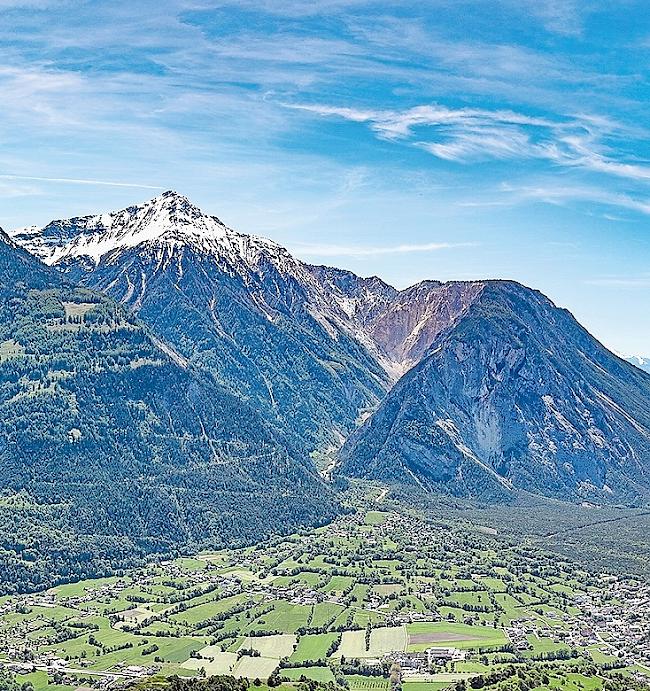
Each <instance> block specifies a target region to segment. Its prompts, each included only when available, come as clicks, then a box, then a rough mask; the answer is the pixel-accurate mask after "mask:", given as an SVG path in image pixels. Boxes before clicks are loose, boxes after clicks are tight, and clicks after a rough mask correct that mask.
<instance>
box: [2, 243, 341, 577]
mask: <svg viewBox="0 0 650 691" xmlns="http://www.w3.org/2000/svg"><path fill="white" fill-rule="evenodd" d="M170 353H171V356H170ZM0 486H1V487H2V490H1V493H2V501H0V543H1V547H0V572H2V574H3V579H2V581H3V583H4V582H5V580H6V582H7V583H9V582H11V583H20V584H22V587H34V586H37V585H39V584H41V583H47V582H52V581H53V580H56V579H57V577H58V576H62V577H65V576H66V574H68V573H74V574H76V576H77V577H80V576H83V575H84V574H87V573H100V572H101V570H102V569H103V568H106V565H108V564H113V565H115V564H120V563H122V564H123V563H128V562H129V561H130V560H132V559H133V558H134V557H137V556H140V555H143V554H146V553H148V552H159V551H169V550H174V549H179V548H182V547H186V548H197V547H201V546H202V545H204V546H207V545H210V544H213V545H217V544H219V543H220V542H222V541H228V542H230V543H232V542H233V541H235V542H236V541H238V540H241V541H250V540H253V539H254V538H257V537H260V536H262V535H266V534H268V533H269V532H274V531H286V530H291V529H292V527H293V528H295V527H297V526H300V525H304V524H309V523H310V524H314V523H319V522H321V521H323V520H325V519H327V518H328V517H330V516H332V515H333V513H334V502H333V498H332V495H331V493H330V492H329V490H328V489H327V488H326V487H325V486H324V485H323V483H322V482H321V481H320V478H319V477H318V476H317V474H316V473H315V471H314V470H313V468H312V466H311V463H310V462H309V460H308V458H306V457H305V455H304V454H302V453H301V452H299V451H298V450H297V449H296V448H295V447H291V446H290V445H287V443H286V441H283V442H282V443H280V441H279V440H278V439H277V438H276V436H275V433H274V431H273V429H272V428H271V426H270V425H269V424H268V423H267V422H266V421H265V420H264V419H263V418H262V417H261V416H260V415H259V413H258V412H257V411H256V410H255V409H254V408H252V407H251V406H250V405H248V404H246V403H245V402H244V401H242V400H241V399H240V398H238V397H236V396H234V395H233V394H232V393H230V392H229V391H227V390H226V389H225V388H224V387H222V386H219V385H218V384H217V383H215V381H214V380H212V379H210V378H208V377H206V376H205V374H204V373H202V372H201V371H200V370H196V369H194V368H193V367H192V365H191V364H188V363H186V362H185V361H184V360H183V358H182V356H178V355H175V354H174V353H173V351H172V350H171V349H170V348H169V347H168V346H167V345H165V344H163V343H161V342H160V341H159V340H158V339H156V338H155V337H150V335H149V333H148V331H147V330H146V329H145V328H144V327H143V326H142V324H141V323H140V322H138V321H137V320H136V319H135V318H134V317H133V316H130V315H128V314H127V313H126V312H125V311H124V309H123V308H122V307H121V306H119V305H118V304H117V303H115V302H114V301H113V300H112V299H111V298H108V297H106V296H103V295H101V294H97V293H95V292H92V291H90V290H88V289H86V288H77V287H74V286H72V285H70V284H69V283H67V280H66V279H65V278H64V277H63V276H62V275H61V274H60V273H58V272H57V271H55V270H54V269H51V268H49V267H47V266H45V265H43V264H41V263H40V262H39V261H38V260H36V259H35V258H34V257H32V256H31V255H29V254H28V253H27V252H25V251H24V250H22V249H19V248H17V247H15V246H14V245H13V243H12V242H11V241H10V240H9V238H8V237H7V236H6V235H4V233H1V232H0ZM12 497H13V498H12ZM16 497H17V499H16ZM36 556H38V557H39V559H38V561H36V562H35V561H34V560H35V559H36Z"/></svg>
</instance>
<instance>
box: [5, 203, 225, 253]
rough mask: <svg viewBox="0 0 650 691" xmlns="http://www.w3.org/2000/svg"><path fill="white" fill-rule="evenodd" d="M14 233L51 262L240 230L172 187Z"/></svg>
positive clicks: (210, 238) (217, 237) (189, 241)
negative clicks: (140, 200) (140, 201)
mask: <svg viewBox="0 0 650 691" xmlns="http://www.w3.org/2000/svg"><path fill="white" fill-rule="evenodd" d="M11 235H12V237H13V238H14V239H15V240H16V241H17V242H18V243H19V244H21V245H22V246H23V247H25V248H26V249H28V250H29V251H30V252H32V253H33V254H35V255H37V256H38V257H40V258H41V259H42V260H43V261H44V262H46V263H47V264H56V263H57V262H60V261H62V260H64V259H72V258H76V257H88V258H90V259H92V260H93V261H94V262H95V263H96V264H98V263H99V261H100V260H101V258H102V257H103V256H105V255H106V254H108V253H109V252H113V251H115V250H121V249H127V248H131V247H136V246H138V245H141V244H143V243H160V244H165V245H176V246H178V245H185V244H192V243H199V244H200V243H204V242H205V241H208V242H210V241H212V242H214V241H215V240H216V241H219V240H222V239H224V238H227V237H228V236H229V235H236V233H234V231H231V230H229V229H228V228H226V226H225V225H224V224H223V223H222V222H221V221H220V220H219V219H218V218H217V217H216V216H210V215H208V214H205V213H203V212H202V211H201V209H199V208H198V207H197V206H195V205H194V204H192V203H191V202H190V201H189V199H187V197H184V196H183V195H181V194H178V193H177V192H174V191H171V190H169V191H167V192H164V193H163V194H161V195H159V196H157V197H154V198H153V199H151V200H150V201H148V202H145V203H143V204H138V205H135V206H130V207H127V208H126V209H122V210H121V211H116V212H113V213H105V214H99V215H90V216H81V217H76V218H71V219H69V220H58V221H52V222H51V223H49V224H48V225H47V226H45V228H42V229H38V228H35V227H30V228H22V229H18V230H15V231H13V232H12V233H11Z"/></svg>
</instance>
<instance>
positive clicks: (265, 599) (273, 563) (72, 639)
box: [0, 511, 650, 689]
mask: <svg viewBox="0 0 650 691" xmlns="http://www.w3.org/2000/svg"><path fill="white" fill-rule="evenodd" d="M485 539H486V538H485V537H483V536H477V535H475V534H467V533H463V532H460V531H456V532H454V533H449V534H445V533H438V534H432V533H431V531H429V530H427V529H426V526H423V525H422V524H418V523H417V522H413V521H411V520H409V519H408V517H404V516H401V515H398V514H392V513H386V512H379V511H376V512H367V513H364V514H361V515H359V514H355V515H352V516H346V517H344V518H342V519H340V520H339V521H337V522H335V523H334V524H332V525H331V526H329V527H328V528H327V530H322V529H320V530H318V531H311V532H309V533H307V534H303V535H297V536H292V537H291V538H288V539H281V538H277V539H274V540H272V541H270V542H269V543H268V544H266V545H258V546H257V547H255V548H245V549H240V550H223V551H221V552H215V553H205V554H201V555H198V556H197V557H194V558H179V559H174V560H166V561H161V562H157V563H151V564H149V565H148V566H144V567H141V568H138V569H134V570H132V571H130V572H128V573H127V574H125V575H124V576H115V577H110V578H104V579H98V580H96V581H92V580H91V581H86V582H82V583H77V584H67V585H61V586H59V587H57V588H53V589H51V590H48V591H44V592H40V593H34V594H26V595H17V596H12V597H6V598H3V599H2V600H1V601H0V650H1V651H2V652H1V653H0V665H2V666H3V667H5V668H6V669H8V670H9V671H11V672H12V673H15V674H17V675H19V676H21V677H24V678H28V677H29V675H32V674H34V673H36V672H43V673H45V674H46V675H47V679H48V680H49V682H50V683H54V684H56V685H57V686H64V687H70V688H77V687H78V686H81V685H83V686H92V687H93V688H99V689H103V688H109V687H115V686H123V685H125V684H127V683H129V682H131V681H133V680H136V679H141V678H146V677H149V676H153V675H157V674H171V673H175V674H179V675H181V676H194V675H196V674H197V673H214V672H217V671H220V672H223V673H233V674H240V676H248V677H249V678H251V679H253V678H255V677H261V678H262V677H263V676H264V675H266V676H268V674H270V672H272V671H273V670H274V669H278V668H280V672H281V674H289V673H290V672H291V673H293V672H292V670H297V671H296V672H295V673H296V674H297V673H298V671H299V672H300V674H305V673H306V674H310V673H314V674H315V672H312V671H311V670H322V669H327V670H330V669H331V670H332V671H331V672H329V674H334V675H339V676H338V677H337V678H343V677H342V676H341V672H340V671H338V670H341V669H344V670H346V672H345V673H346V674H350V673H352V671H351V670H353V669H357V670H360V674H361V676H363V673H364V672H363V670H364V669H366V670H371V669H372V668H373V667H374V668H375V669H380V672H381V670H385V669H386V668H387V667H388V666H389V665H398V666H399V669H400V670H401V676H402V678H403V679H413V680H418V681H419V682H423V683H424V682H428V681H431V682H432V683H433V681H434V680H437V679H442V678H445V679H447V678H457V679H464V678H467V676H468V675H470V676H471V672H470V671H469V670H475V669H486V670H487V669H490V668H492V667H494V666H495V665H496V666H498V665H499V664H503V663H504V662H505V661H520V662H531V661H536V660H538V661H554V660H555V661H558V662H561V661H563V660H571V659H585V660H591V661H593V662H596V663H598V664H607V665H610V666H614V667H616V668H619V667H620V668H624V667H628V666H629V667H634V669H635V673H641V674H642V673H643V670H647V671H648V674H650V632H649V631H648V627H647V621H649V620H650V585H648V584H647V583H645V582H643V581H641V580H638V579H625V578H617V577H615V576H612V575H609V574H593V573H592V574H587V573H586V572H583V571H581V570H580V569H579V568H575V567H573V566H571V565H570V564H568V563H567V564H560V565H557V564H554V565H553V566H552V567H551V566H550V560H549V564H548V565H547V564H545V563H542V564H535V567H534V569H533V568H532V566H531V570H530V572H527V571H526V570H525V569H522V568H521V567H520V566H518V564H519V562H520V561H521V559H522V556H521V553H519V552H518V551H517V550H516V549H515V548H508V549H509V551H508V550H503V551H502V552H501V553H500V554H499V555H498V556H497V553H496V552H494V551H493V550H492V549H491V548H486V547H485V545H484V544H483V542H484V540H485ZM490 539H491V538H490ZM495 564H498V565H495ZM533 571H534V573H535V575H533ZM540 574H541V575H540ZM303 648H304V650H303ZM256 651H257V652H256ZM310 664H311V665H312V666H311V667H310V666H309V665H310ZM319 665H324V667H320V666H319ZM318 674H322V672H318ZM375 674H376V672H372V675H375ZM450 675H451V676H450ZM332 678H334V677H332ZM432 688H433V687H432Z"/></svg>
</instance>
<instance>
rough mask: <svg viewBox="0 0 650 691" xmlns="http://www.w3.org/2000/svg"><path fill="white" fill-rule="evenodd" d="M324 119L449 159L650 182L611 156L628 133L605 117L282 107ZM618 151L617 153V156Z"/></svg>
mask: <svg viewBox="0 0 650 691" xmlns="http://www.w3.org/2000/svg"><path fill="white" fill-rule="evenodd" d="M283 105H284V106H285V107H287V108H291V109H294V110H301V111H307V112H310V113H314V114H316V115H319V116H323V117H339V118H343V119H345V120H348V121H350V122H357V123H364V124H366V125H367V126H368V127H369V128H370V129H371V130H372V131H373V132H375V133H376V135H377V136H378V137H379V138H381V139H388V140H393V141H404V142H406V143H408V144H410V145H412V146H417V147H419V148H421V149H424V150H425V151H428V152H429V153H431V154H432V155H434V156H436V157H437V158H441V159H445V160H447V161H457V162H461V163H463V162H469V161H475V160H491V159H492V160H505V159H537V160H543V161H550V162H551V163H553V164H556V165H559V166H562V167H572V168H582V169H586V170H589V171H591V172H595V173H602V174H606V175H615V176H617V177H623V178H628V179H632V180H637V181H645V180H650V166H646V165H641V164H638V163H636V162H628V161H623V160H617V159H616V158H613V157H612V156H607V155H606V154H605V153H604V151H605V150H606V147H605V144H604V140H605V138H606V137H608V138H610V139H615V138H616V137H621V136H623V135H625V134H629V131H628V129H627V128H625V127H624V126H622V125H620V124H618V123H616V122H614V121H612V120H610V119H608V118H604V117H600V116H593V115H573V116H567V117H557V118H555V119H550V118H541V117H534V116H530V115H527V114H524V113H517V112H514V111H511V110H486V109H477V108H456V109H454V108H448V107H445V106H438V105H426V106H417V107H415V108H409V109H407V110H403V111H399V110H370V109H368V110H364V109H357V108H347V107H337V106H329V105H321V104H304V103H299V104H286V103H285V104H283ZM616 153H617V152H614V155H615V154H616Z"/></svg>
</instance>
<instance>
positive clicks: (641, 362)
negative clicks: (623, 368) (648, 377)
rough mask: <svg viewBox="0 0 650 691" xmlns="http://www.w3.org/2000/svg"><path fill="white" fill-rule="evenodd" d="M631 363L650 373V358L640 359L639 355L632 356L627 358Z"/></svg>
mask: <svg viewBox="0 0 650 691" xmlns="http://www.w3.org/2000/svg"><path fill="white" fill-rule="evenodd" d="M625 359H626V360H627V361H628V362H629V363H631V364H632V365H634V366H635V367H638V368H639V369H642V370H643V371H644V372H650V358H649V357H640V356H639V355H632V356H630V357H626V358H625Z"/></svg>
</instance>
